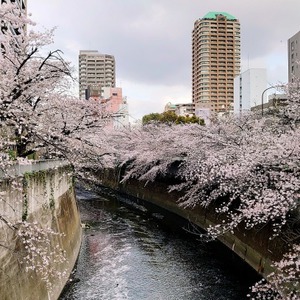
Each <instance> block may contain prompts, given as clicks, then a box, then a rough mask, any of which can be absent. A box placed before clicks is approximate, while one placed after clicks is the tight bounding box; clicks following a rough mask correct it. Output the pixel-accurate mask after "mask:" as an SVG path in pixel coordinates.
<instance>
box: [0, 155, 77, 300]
mask: <svg viewBox="0 0 300 300" xmlns="http://www.w3.org/2000/svg"><path fill="white" fill-rule="evenodd" d="M16 167H18V168H17V170H16V171H17V172H18V173H16V174H17V175H18V176H17V177H16V178H15V179H14V182H13V183H12V182H11V181H10V180H9V179H7V180H2V182H1V197H2V198H1V201H0V209H1V215H2V217H3V216H5V218H6V220H9V222H10V224H11V226H8V225H7V224H6V223H4V222H1V223H0V241H1V245H2V247H0V265H1V272H0V299H1V300H11V299H18V300H31V299H32V300H35V299H39V300H44V299H45V300H46V299H47V300H52V299H53V300H56V299H57V298H58V297H59V295H60V293H61V291H62V289H63V287H64V285H65V284H66V282H67V280H68V278H69V275H70V274H71V272H72V269H73V267H74V265H75V262H76V259H77V256H78V253H79V249H80V244H81V233H82V231H81V222H80V216H79V211H78V207H77V204H76V195H75V192H74V186H73V179H72V170H70V166H69V165H68V164H65V163H62V162H61V161H54V162H53V161H44V162H35V163H34V164H31V165H24V168H23V166H16ZM23 169H24V170H23ZM16 182H18V183H19V185H17V184H16ZM16 186H18V187H19V188H16ZM19 228H21V230H22V231H21V235H20V234H19V233H20V229H19ZM22 228H23V229H22ZM49 230H50V231H51V232H49ZM3 245H4V246H5V247H3ZM60 258H65V260H62V261H60Z"/></svg>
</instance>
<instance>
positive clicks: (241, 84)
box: [234, 68, 267, 115]
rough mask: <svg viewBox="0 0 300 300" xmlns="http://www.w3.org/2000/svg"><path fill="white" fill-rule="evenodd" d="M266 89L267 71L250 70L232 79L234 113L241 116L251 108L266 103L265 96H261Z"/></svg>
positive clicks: (259, 69)
mask: <svg viewBox="0 0 300 300" xmlns="http://www.w3.org/2000/svg"><path fill="white" fill-rule="evenodd" d="M266 88H267V70H266V69H264V68H252V69H248V70H247V71H245V72H243V73H241V74H240V75H239V76H237V77H236V78H235V79H234V113H235V114H236V115H242V114H243V113H244V112H247V111H250V110H251V108H252V107H254V106H257V105H260V104H261V103H262V96H263V97H264V99H263V101H264V103H266V102H267V95H263V92H264V90H265V89H266Z"/></svg>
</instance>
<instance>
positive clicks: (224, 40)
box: [192, 12, 241, 113]
mask: <svg viewBox="0 0 300 300" xmlns="http://www.w3.org/2000/svg"><path fill="white" fill-rule="evenodd" d="M192 44H193V53H192V60H193V61H192V89H193V98H192V101H193V103H194V104H195V106H196V107H197V109H200V108H203V109H205V110H207V109H210V110H212V111H213V112H216V113H225V112H229V111H233V98H234V78H235V76H237V75H239V73H240V60H241V58H240V57H241V54H240V52H241V50H240V44H241V42H240V22H239V20H238V19H237V18H236V17H234V16H232V15H230V14H228V13H225V12H209V13H208V14H206V15H205V16H204V17H203V18H201V19H198V20H196V21H195V23H194V29H193V41H192Z"/></svg>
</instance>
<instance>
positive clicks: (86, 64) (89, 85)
mask: <svg viewBox="0 0 300 300" xmlns="http://www.w3.org/2000/svg"><path fill="white" fill-rule="evenodd" d="M115 85H116V75H115V58H114V56H113V55H108V54H100V53H99V52H98V51H96V50H81V51H80V53H79V97H80V99H86V98H87V94H86V93H87V90H91V89H92V90H99V93H100V94H101V90H102V89H103V88H104V87H115Z"/></svg>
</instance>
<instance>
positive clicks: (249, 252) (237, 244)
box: [98, 169, 286, 277]
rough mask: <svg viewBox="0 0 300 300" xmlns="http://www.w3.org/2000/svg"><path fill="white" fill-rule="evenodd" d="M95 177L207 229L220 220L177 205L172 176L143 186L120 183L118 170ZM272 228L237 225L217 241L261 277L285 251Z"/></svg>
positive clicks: (134, 182)
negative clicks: (168, 189)
mask: <svg viewBox="0 0 300 300" xmlns="http://www.w3.org/2000/svg"><path fill="white" fill-rule="evenodd" d="M98 177H99V179H100V181H101V185H102V186H104V187H109V188H111V189H113V190H115V191H117V192H118V193H121V194H125V195H129V196H132V197H134V198H135V199H136V200H135V201H137V203H138V202H139V201H146V202H150V203H152V204H154V205H156V206H158V207H161V208H163V209H165V210H167V211H169V212H172V213H174V214H176V215H178V216H181V217H183V218H185V219H186V220H189V221H190V222H191V223H192V224H195V225H197V226H198V227H200V228H202V229H204V230H206V229H207V228H208V226H209V225H216V224H220V223H221V222H222V216H220V215H218V214H216V212H215V210H214V208H213V207H212V208H209V209H204V208H201V207H196V208H194V209H185V208H182V207H180V206H179V205H178V199H179V198H180V196H181V194H180V193H179V192H171V193H169V192H168V191H167V188H168V186H169V185H170V183H171V182H172V180H174V179H172V178H161V179H159V180H156V181H155V182H150V183H148V184H146V185H145V182H141V181H138V180H135V179H131V180H129V181H127V182H126V183H123V184H121V183H120V178H121V172H120V170H114V169H110V170H103V171H101V172H99V174H98ZM270 236H271V228H270V227H268V226H265V227H263V228H259V229H253V230H245V229H244V228H243V226H240V227H239V228H237V230H236V231H235V233H234V234H231V233H226V234H224V235H223V236H221V237H220V238H219V240H220V241H221V242H222V243H223V244H225V245H226V246H227V247H228V248H230V249H231V250H232V251H233V252H235V253H236V254H237V255H238V256H239V257H240V258H241V259H243V260H244V261H245V262H246V263H248V264H249V265H250V266H251V267H252V268H253V269H255V270H256V271H257V272H258V273H259V274H261V275H262V276H263V277H266V276H267V275H268V274H269V273H270V272H272V271H273V269H272V268H271V262H272V261H276V260H279V259H280V258H281V257H282V255H283V253H284V252H285V251H286V249H285V245H286V244H285V242H284V241H283V240H281V239H280V238H275V239H270Z"/></svg>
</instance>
